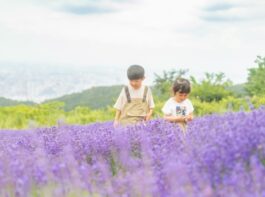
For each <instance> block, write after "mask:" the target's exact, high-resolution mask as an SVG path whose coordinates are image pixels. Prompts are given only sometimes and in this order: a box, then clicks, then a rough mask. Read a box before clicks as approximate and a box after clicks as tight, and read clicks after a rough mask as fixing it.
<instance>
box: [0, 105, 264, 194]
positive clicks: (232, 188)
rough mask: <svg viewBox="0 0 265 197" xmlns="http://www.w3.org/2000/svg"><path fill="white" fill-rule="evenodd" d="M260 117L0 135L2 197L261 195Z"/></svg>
mask: <svg viewBox="0 0 265 197" xmlns="http://www.w3.org/2000/svg"><path fill="white" fill-rule="evenodd" d="M264 120H265V110H264V108H260V109H257V110H253V111H251V112H243V111H241V112H237V113H231V112H229V113H226V114H224V115H217V114H213V115H209V116H204V117H201V118H197V119H195V120H194V121H193V122H191V123H189V125H188V129H187V131H186V133H183V132H182V131H181V130H180V128H179V127H178V125H176V124H172V123H168V122H166V121H164V120H160V119H157V120H152V121H150V122H148V123H147V124H139V125H135V126H130V127H127V128H113V126H112V123H111V122H106V123H95V124H90V125H86V126H80V125H60V126H58V127H51V128H38V129H32V130H23V131H22V130H21V131H14V130H1V131H0V196H6V197H7V196H22V197H24V196H33V195H35V196H41V195H43V194H44V196H49V195H50V196H67V195H69V194H75V195H76V196H115V197H116V196H124V197H127V196H128V197H129V196H133V197H134V196H154V197H160V196H162V197H163V196H174V197H175V196H176V197H178V196H196V197H200V196H202V197H207V196H208V197H210V196H265V121H264Z"/></svg>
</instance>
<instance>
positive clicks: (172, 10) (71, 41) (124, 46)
mask: <svg viewBox="0 0 265 197" xmlns="http://www.w3.org/2000/svg"><path fill="white" fill-rule="evenodd" d="M264 10H265V1H263V0H223V1H216V0H185V1H183V0H164V1H161V0H46V1H44V0H42V1H40V0H0V65H4V64H5V65H8V64H10V65H11V64H12V65H14V64H15V65H18V66H23V65H33V66H36V67H38V66H40V65H42V66H43V65H51V66H58V67H61V68H62V69H63V68H64V67H65V68H67V67H74V68H76V69H80V70H81V69H84V68H86V69H90V70H91V72H93V71H94V70H104V69H105V68H106V67H111V68H113V69H116V70H117V75H122V74H123V73H125V71H126V69H127V67H128V66H129V65H131V64H140V65H143V66H144V67H145V68H146V71H147V77H148V76H150V75H153V72H158V73H159V72H162V70H170V69H173V68H174V69H189V71H190V74H192V75H195V77H196V76H197V77H201V76H203V73H205V72H224V73H225V74H226V76H227V77H228V78H230V79H231V80H232V81H233V82H235V83H240V82H245V81H246V77H247V68H250V67H253V66H255V64H254V60H255V59H256V56H257V55H261V56H264V55H265V36H264V35H265V11H264ZM0 68H1V67H0Z"/></svg>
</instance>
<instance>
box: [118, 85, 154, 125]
mask: <svg viewBox="0 0 265 197" xmlns="http://www.w3.org/2000/svg"><path fill="white" fill-rule="evenodd" d="M124 88H125V94H126V97H127V103H126V104H125V105H124V108H123V110H122V113H121V118H120V124H121V125H123V126H125V125H128V124H135V123H137V122H141V121H143V120H144V118H145V117H146V115H147V113H148V112H149V105H148V103H147V101H146V96H147V91H148V87H147V86H145V89H144V95H143V98H133V99H132V98H131V95H130V92H129V89H128V87H127V86H125V87H124Z"/></svg>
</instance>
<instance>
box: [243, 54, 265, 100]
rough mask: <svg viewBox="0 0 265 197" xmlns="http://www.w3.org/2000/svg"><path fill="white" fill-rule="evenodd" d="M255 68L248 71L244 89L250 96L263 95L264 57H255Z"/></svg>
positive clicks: (264, 85)
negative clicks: (256, 65)
mask: <svg viewBox="0 0 265 197" xmlns="http://www.w3.org/2000/svg"><path fill="white" fill-rule="evenodd" d="M255 63H257V64H258V67H257V68H250V69H248V71H249V73H248V78H247V83H246V85H245V88H246V90H247V92H248V93H249V94H250V95H252V96H253V95H257V96H261V95H265V57H263V58H262V57H261V56H257V59H256V60H255Z"/></svg>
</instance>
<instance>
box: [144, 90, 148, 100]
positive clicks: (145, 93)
mask: <svg viewBox="0 0 265 197" xmlns="http://www.w3.org/2000/svg"><path fill="white" fill-rule="evenodd" d="M147 91H148V87H147V86H145V88H144V96H143V102H145V100H146V96H147Z"/></svg>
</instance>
